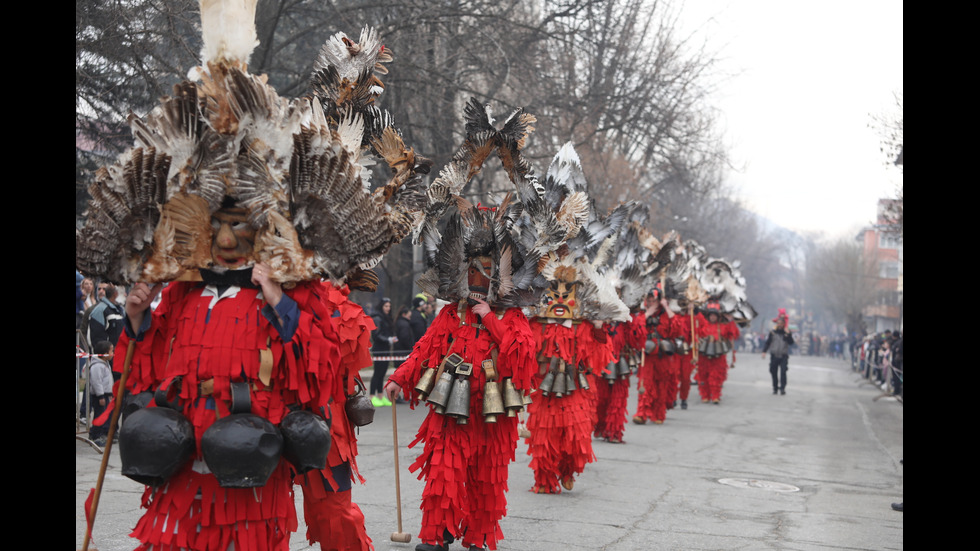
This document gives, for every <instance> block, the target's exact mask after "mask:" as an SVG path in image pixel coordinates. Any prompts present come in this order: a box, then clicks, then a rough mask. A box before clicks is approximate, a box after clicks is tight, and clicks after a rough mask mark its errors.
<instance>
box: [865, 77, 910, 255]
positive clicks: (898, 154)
mask: <svg viewBox="0 0 980 551" xmlns="http://www.w3.org/2000/svg"><path fill="white" fill-rule="evenodd" d="M904 102H905V100H904V95H903V94H902V93H896V94H895V104H894V105H893V107H892V109H891V110H889V111H886V112H882V113H879V114H877V115H872V116H871V122H870V123H869V126H870V127H871V128H872V129H873V130H874V131H875V132H876V133H877V134H878V137H879V139H880V140H881V153H882V155H883V158H884V163H885V166H886V167H887V169H888V170H895V171H897V172H898V185H897V186H896V190H895V200H894V201H891V202H889V204H888V212H887V213H885V214H886V218H887V221H888V223H889V224H891V225H893V226H895V227H896V228H897V229H898V232H899V233H900V234H901V235H902V236H904V235H905V200H904V197H905V187H904V175H905V139H904V123H905V105H904Z"/></svg>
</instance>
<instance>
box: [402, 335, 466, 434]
mask: <svg viewBox="0 0 980 551" xmlns="http://www.w3.org/2000/svg"><path fill="white" fill-rule="evenodd" d="M472 374H473V364H471V363H468V362H464V361H463V357H462V356H460V355H459V354H456V353H455V352H454V353H452V354H449V355H448V356H446V357H445V358H443V360H442V362H441V363H440V364H439V368H438V369H432V368H428V367H426V368H425V369H424V370H423V372H422V376H421V377H420V378H419V382H418V383H417V384H416V385H415V390H416V391H418V393H419V394H420V395H421V396H422V397H423V399H424V400H425V401H426V402H428V403H430V404H432V406H433V410H434V411H435V412H436V413H438V414H440V415H446V416H449V417H455V418H456V422H457V423H459V424H461V425H463V424H466V423H467V422H468V420H469V416H470V389H471V381H470V375H472Z"/></svg>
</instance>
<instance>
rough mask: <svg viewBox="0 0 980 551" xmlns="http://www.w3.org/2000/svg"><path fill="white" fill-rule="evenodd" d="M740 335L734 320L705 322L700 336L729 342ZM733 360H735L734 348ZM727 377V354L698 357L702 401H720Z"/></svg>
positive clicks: (733, 351) (699, 387) (699, 388)
mask: <svg viewBox="0 0 980 551" xmlns="http://www.w3.org/2000/svg"><path fill="white" fill-rule="evenodd" d="M738 335H739V330H738V326H737V325H735V322H733V321H723V322H720V323H709V322H705V323H704V324H703V325H702V326H701V331H700V333H699V337H702V338H704V337H707V338H709V339H711V338H713V339H715V340H718V341H722V340H727V341H728V342H734V341H735V339H737V338H738ZM732 362H733V363H734V362H735V350H734V349H732ZM727 378H728V360H727V358H726V355H725V354H722V355H720V356H707V355H701V356H699V357H698V393H699V394H700V395H701V401H702V402H714V403H716V404H717V403H719V402H720V401H721V387H722V385H723V384H724V383H725V379H727Z"/></svg>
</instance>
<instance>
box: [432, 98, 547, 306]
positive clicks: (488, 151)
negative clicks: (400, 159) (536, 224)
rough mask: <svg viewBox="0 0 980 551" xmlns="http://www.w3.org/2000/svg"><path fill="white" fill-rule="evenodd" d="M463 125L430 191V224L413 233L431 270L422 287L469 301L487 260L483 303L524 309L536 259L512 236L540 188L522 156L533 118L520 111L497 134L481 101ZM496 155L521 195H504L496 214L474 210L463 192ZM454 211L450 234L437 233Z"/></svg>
mask: <svg viewBox="0 0 980 551" xmlns="http://www.w3.org/2000/svg"><path fill="white" fill-rule="evenodd" d="M465 118H466V139H465V141H464V142H463V144H462V145H461V146H460V147H459V148H458V149H457V150H456V153H455V154H454V155H453V157H452V160H451V161H450V162H449V164H447V165H446V166H445V167H443V168H442V170H440V172H439V177H438V178H436V179H435V180H434V181H433V182H432V184H430V186H429V188H428V190H427V195H426V197H427V200H428V203H427V206H426V207H425V217H424V219H423V221H422V223H421V224H420V225H419V227H418V228H417V230H416V233H415V241H416V243H417V244H422V245H423V249H424V254H425V261H426V267H427V270H426V272H425V273H424V274H423V275H422V276H421V277H420V278H419V280H418V282H417V283H418V285H419V287H420V288H421V289H422V290H423V291H425V292H427V293H429V294H432V295H434V296H436V297H438V298H440V299H443V300H446V301H449V302H456V301H460V300H465V299H467V298H469V297H470V294H471V289H470V286H469V280H468V275H469V270H470V269H471V268H473V269H477V270H486V269H487V267H486V266H485V265H484V264H483V261H487V260H488V262H487V263H488V264H489V273H486V274H485V276H486V277H487V278H488V279H489V286H488V289H487V292H486V295H487V296H486V301H487V302H488V303H490V304H493V305H495V306H501V307H511V306H524V305H526V304H529V303H531V302H533V301H534V300H536V298H537V294H538V290H537V289H536V288H535V286H534V278H535V276H536V275H537V270H536V267H537V263H538V258H539V255H538V254H537V253H536V252H535V251H533V250H529V249H528V248H527V247H524V246H522V244H521V243H520V242H518V241H517V240H515V239H514V238H513V236H512V235H511V229H512V226H513V223H514V220H515V218H517V216H518V215H519V213H520V212H521V211H522V209H523V207H524V205H523V203H522V200H523V199H524V198H525V197H528V195H529V194H531V195H533V194H534V192H533V191H529V190H533V189H534V186H535V185H536V180H535V178H534V174H533V171H532V169H531V167H530V165H529V164H528V163H527V161H526V160H525V159H524V158H523V155H522V154H521V150H522V149H523V147H524V144H525V143H526V139H527V136H528V135H529V134H530V132H531V131H533V127H532V126H531V124H532V123H533V122H535V118H534V116H533V115H530V114H528V113H525V112H524V110H523V109H518V110H516V111H514V112H513V113H512V114H511V115H510V116H509V117H508V118H507V120H506V121H505V122H504V124H503V126H502V127H501V128H500V129H497V128H496V127H495V126H494V121H493V119H492V117H491V116H490V111H489V107H488V106H484V105H481V104H480V103H479V102H478V101H477V100H476V99H471V100H470V102H469V103H468V104H467V106H466V110H465ZM492 154H496V155H497V156H498V157H499V158H500V159H501V161H502V163H503V166H504V168H505V169H506V171H507V173H508V175H509V176H510V178H511V181H512V182H514V183H515V185H517V188H518V189H517V191H518V194H517V196H516V197H515V196H514V195H513V194H512V193H509V194H507V196H506V197H505V198H504V200H503V201H502V202H501V204H500V205H498V206H497V207H495V208H489V207H483V206H481V205H473V204H472V203H471V202H470V201H468V200H466V199H464V198H462V197H461V196H460V192H461V191H462V189H463V187H464V186H465V185H466V183H467V182H469V180H470V179H471V178H472V177H473V176H474V175H476V174H477V173H479V172H480V171H481V170H482V168H483V164H484V163H485V162H486V160H487V159H488V158H489V157H490V155H492ZM451 207H455V211H454V212H453V213H452V215H451V216H450V219H449V221H448V223H447V225H446V229H445V233H440V232H439V229H438V222H439V220H440V219H441V218H442V216H443V215H444V214H445V213H446V212H447V211H448V210H449V209H450V208H451ZM481 294H482V293H481ZM480 298H482V297H480Z"/></svg>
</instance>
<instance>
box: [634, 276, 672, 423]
mask: <svg viewBox="0 0 980 551" xmlns="http://www.w3.org/2000/svg"><path fill="white" fill-rule="evenodd" d="M644 306H645V307H646V313H645V322H646V338H647V342H646V345H645V346H646V347H645V350H646V355H645V361H644V363H643V365H642V366H640V371H639V374H638V376H637V391H638V392H639V395H638V399H637V405H636V414H635V415H634V416H633V422H634V423H636V424H638V425H643V424H645V423H646V422H647V421H653V422H654V423H655V424H658V425H659V424H663V422H664V419H666V417H667V402H668V400H669V401H671V402H673V400H674V395H675V391H674V390H673V389H674V388H675V386H674V383H673V381H675V380H676V377H677V371H678V370H679V369H678V368H679V366H678V363H677V361H676V358H674V343H673V339H674V338H675V337H676V336H678V335H679V334H680V326H679V322H680V318H678V317H677V316H676V315H675V314H674V312H673V311H672V310H671V309H670V307H669V305H668V303H667V300H666V298H664V295H663V291H662V290H661V288H660V287H654V288H653V289H651V290H650V293H649V294H647V298H646V300H645V301H644Z"/></svg>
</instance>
